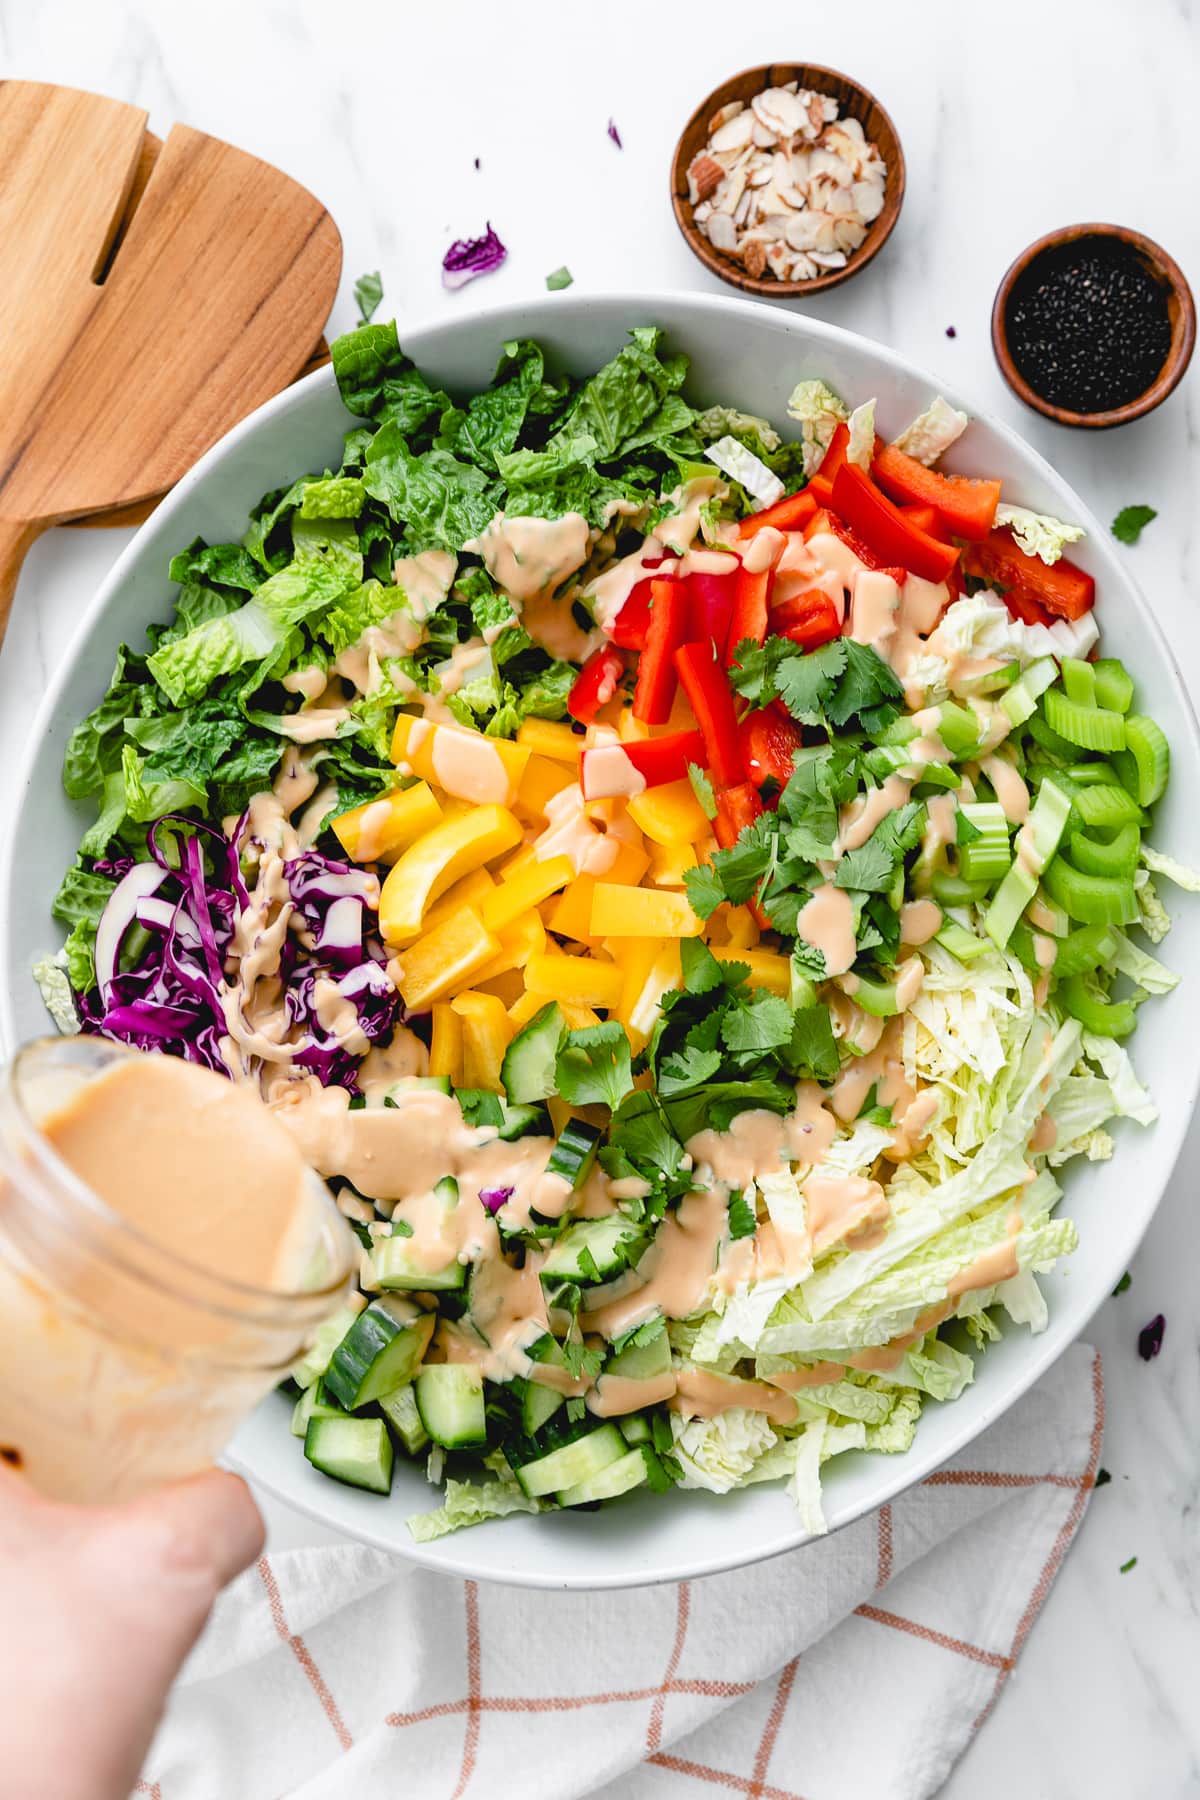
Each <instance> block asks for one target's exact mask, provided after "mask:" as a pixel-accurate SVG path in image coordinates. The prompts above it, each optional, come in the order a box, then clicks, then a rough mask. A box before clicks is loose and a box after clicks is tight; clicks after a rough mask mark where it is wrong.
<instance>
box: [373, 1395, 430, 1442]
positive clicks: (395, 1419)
mask: <svg viewBox="0 0 1200 1800" xmlns="http://www.w3.org/2000/svg"><path fill="white" fill-rule="evenodd" d="M379 1410H380V1412H381V1413H382V1414H383V1416H384V1418H385V1419H386V1420H387V1422H388V1424H389V1425H390V1427H391V1430H392V1435H393V1437H397V1438H399V1440H400V1442H401V1443H402V1444H403V1446H404V1448H405V1449H406V1450H407V1452H408V1454H409V1455H410V1456H419V1455H420V1453H421V1451H422V1450H423V1449H424V1448H425V1446H426V1444H427V1443H428V1442H429V1433H428V1432H427V1431H426V1429H425V1427H424V1425H422V1423H421V1415H420V1413H419V1412H418V1410H417V1396H416V1394H415V1393H414V1392H413V1387H412V1383H411V1382H410V1383H409V1384H408V1386H407V1387H402V1388H397V1389H396V1391H395V1393H394V1394H384V1395H382V1396H381V1398H380V1401H379Z"/></svg>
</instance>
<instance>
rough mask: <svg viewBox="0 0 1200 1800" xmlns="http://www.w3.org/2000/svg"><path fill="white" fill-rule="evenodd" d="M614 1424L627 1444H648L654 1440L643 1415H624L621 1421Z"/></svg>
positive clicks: (648, 1423) (647, 1421) (648, 1422)
mask: <svg viewBox="0 0 1200 1800" xmlns="http://www.w3.org/2000/svg"><path fill="white" fill-rule="evenodd" d="M616 1424H617V1427H618V1428H619V1430H620V1433H621V1436H622V1437H623V1438H624V1439H625V1442H626V1443H627V1444H649V1443H652V1442H653V1440H654V1433H653V1432H652V1431H651V1429H650V1421H649V1419H648V1418H647V1417H646V1415H645V1413H626V1415H625V1417H624V1418H623V1419H618V1420H616Z"/></svg>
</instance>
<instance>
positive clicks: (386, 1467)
mask: <svg viewBox="0 0 1200 1800" xmlns="http://www.w3.org/2000/svg"><path fill="white" fill-rule="evenodd" d="M304 1454H305V1456H307V1458H308V1460H309V1462H310V1463H311V1464H312V1466H313V1468H314V1469H320V1471H321V1473H322V1475H331V1476H332V1477H333V1479H334V1480H335V1481H344V1482H346V1483H347V1484H348V1485H349V1486H350V1487H357V1488H365V1489H366V1490H367V1492H368V1493H371V1494H390V1493H391V1491H392V1463H393V1461H394V1458H395V1452H394V1450H393V1449H392V1440H391V1438H390V1437H389V1436H388V1429H387V1426H386V1425H385V1424H384V1422H383V1420H382V1419H351V1418H347V1416H346V1415H345V1413H342V1414H341V1415H335V1416H332V1417H329V1418H313V1419H310V1421H309V1426H308V1430H307V1432H306V1433H305V1435H304Z"/></svg>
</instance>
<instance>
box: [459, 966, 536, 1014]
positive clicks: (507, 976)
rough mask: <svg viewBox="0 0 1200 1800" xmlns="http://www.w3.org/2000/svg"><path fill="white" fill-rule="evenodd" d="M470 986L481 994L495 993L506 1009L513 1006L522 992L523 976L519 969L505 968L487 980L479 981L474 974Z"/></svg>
mask: <svg viewBox="0 0 1200 1800" xmlns="http://www.w3.org/2000/svg"><path fill="white" fill-rule="evenodd" d="M471 986H472V987H473V988H476V989H477V990H478V992H479V993H481V994H495V995H496V997H497V998H498V999H499V1000H500V1001H501V1002H502V1004H503V1006H504V1008H505V1010H506V1011H507V1010H508V1009H509V1008H511V1007H513V1006H515V1005H516V1003H517V1001H518V1000H520V999H521V997H522V995H523V994H524V992H525V977H524V975H522V973H521V971H520V969H505V970H503V972H502V973H501V974H499V975H493V976H492V977H491V979H490V980H488V981H480V979H479V977H478V976H476V977H475V980H474V981H473V982H472V983H471Z"/></svg>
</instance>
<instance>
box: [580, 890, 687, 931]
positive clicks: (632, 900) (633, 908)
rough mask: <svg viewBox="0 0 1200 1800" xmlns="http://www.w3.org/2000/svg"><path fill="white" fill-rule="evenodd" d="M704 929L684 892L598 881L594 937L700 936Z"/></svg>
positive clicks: (593, 898)
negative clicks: (622, 885) (619, 885)
mask: <svg viewBox="0 0 1200 1800" xmlns="http://www.w3.org/2000/svg"><path fill="white" fill-rule="evenodd" d="M703 929H704V927H703V924H702V922H701V920H700V919H698V918H697V916H696V914H695V913H694V912H693V911H692V909H691V907H690V905H689V904H688V901H687V898H686V896H685V895H683V894H674V893H671V892H669V891H667V890H666V889H655V888H627V887H617V886H616V885H615V884H614V883H612V882H607V881H598V882H597V883H596V891H595V893H594V894H593V895H592V936H593V937H601V938H603V937H639V938H644V937H651V938H681V937H699V936H700V933H701V931H702V930H703Z"/></svg>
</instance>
